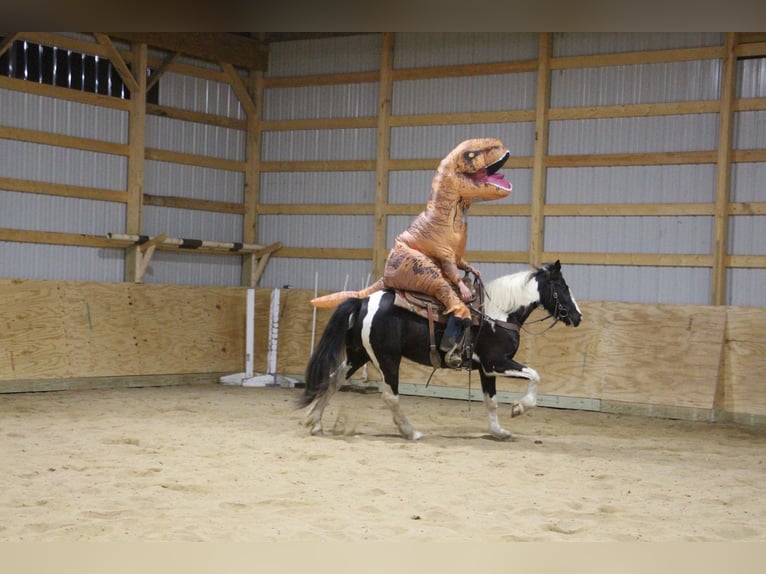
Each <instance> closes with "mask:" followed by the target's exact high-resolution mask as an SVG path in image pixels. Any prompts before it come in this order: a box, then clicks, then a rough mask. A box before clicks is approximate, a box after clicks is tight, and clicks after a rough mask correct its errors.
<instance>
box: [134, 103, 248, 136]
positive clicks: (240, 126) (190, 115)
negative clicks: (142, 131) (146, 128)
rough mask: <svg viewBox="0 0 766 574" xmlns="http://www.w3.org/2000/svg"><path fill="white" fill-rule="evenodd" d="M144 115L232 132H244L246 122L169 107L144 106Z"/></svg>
mask: <svg viewBox="0 0 766 574" xmlns="http://www.w3.org/2000/svg"><path fill="white" fill-rule="evenodd" d="M146 113H147V114H149V115H152V116H159V117H162V118H170V119H173V120H182V121H185V122H195V123H198V124H205V125H209V126H218V127H222V128H229V129H232V130H240V131H245V130H246V129H247V121H246V120H240V119H237V118H228V117H226V116H217V115H214V114H206V113H204V112H195V111H193V110H183V109H181V108H174V107H171V106H160V105H157V104H146Z"/></svg>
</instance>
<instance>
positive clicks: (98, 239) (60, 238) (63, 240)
mask: <svg viewBox="0 0 766 574" xmlns="http://www.w3.org/2000/svg"><path fill="white" fill-rule="evenodd" d="M0 241H15V242H18V243H42V244H47V245H71V246H75V247H114V245H113V244H111V243H110V242H109V240H107V238H106V237H102V236H99V235H81V234H78V233H62V232H60V231H30V230H27V229H9V228H6V227H0Z"/></svg>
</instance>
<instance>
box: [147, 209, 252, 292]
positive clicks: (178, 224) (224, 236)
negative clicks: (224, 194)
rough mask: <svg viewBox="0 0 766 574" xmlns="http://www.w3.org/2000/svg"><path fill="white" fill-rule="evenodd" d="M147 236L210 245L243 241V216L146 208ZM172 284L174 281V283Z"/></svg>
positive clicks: (189, 210) (190, 210)
mask: <svg viewBox="0 0 766 574" xmlns="http://www.w3.org/2000/svg"><path fill="white" fill-rule="evenodd" d="M142 225H143V233H145V234H147V235H159V234H160V233H166V234H167V235H168V237H181V238H188V239H205V240H208V241H224V242H235V241H242V216H241V215H238V214H233V213H216V212H211V211H197V210H192V209H175V208H170V207H155V206H153V205H146V206H144V218H143V221H142ZM171 283H172V281H171Z"/></svg>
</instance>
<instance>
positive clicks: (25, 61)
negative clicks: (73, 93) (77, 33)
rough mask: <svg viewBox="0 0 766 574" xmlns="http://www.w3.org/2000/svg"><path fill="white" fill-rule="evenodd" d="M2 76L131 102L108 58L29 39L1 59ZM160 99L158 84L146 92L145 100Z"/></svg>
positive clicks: (12, 48)
mask: <svg viewBox="0 0 766 574" xmlns="http://www.w3.org/2000/svg"><path fill="white" fill-rule="evenodd" d="M0 40H2V36H0ZM0 75H2V76H6V77H8V78H16V79H19V80H27V81H29V82H37V83H39V84H47V85H50V86H58V87H60V88H69V89H72V90H80V91H83V92H90V93H92V94H102V95H105V96H112V97H115V98H121V99H130V90H128V88H127V86H125V84H124V83H123V82H122V78H121V77H120V74H119V73H117V70H116V69H115V68H114V66H112V63H111V62H110V61H109V60H107V59H106V58H100V57H99V56H89V55H87V54H80V53H79V52H73V51H72V50H66V49H63V48H56V47H53V46H43V45H42V44H34V43H32V42H27V41H26V40H16V41H15V42H14V43H13V44H12V45H11V46H10V47H9V48H8V49H7V50H6V51H5V53H4V54H3V55H2V56H0ZM159 97H160V89H159V82H158V83H156V84H154V86H152V88H151V89H150V90H149V91H148V92H147V94H146V101H147V103H150V104H157V103H159Z"/></svg>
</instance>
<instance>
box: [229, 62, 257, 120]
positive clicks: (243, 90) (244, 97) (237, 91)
mask: <svg viewBox="0 0 766 574" xmlns="http://www.w3.org/2000/svg"><path fill="white" fill-rule="evenodd" d="M220 66H221V69H222V70H223V71H224V73H225V74H226V77H227V78H228V80H229V85H230V86H231V89H232V90H234V95H236V96H237V99H238V100H239V103H240V104H242V108H243V109H244V110H245V113H246V114H247V115H248V116H252V115H255V114H256V113H257V109H256V106H255V102H254V101H253V97H252V96H251V95H250V92H249V91H248V90H247V86H246V85H245V83H244V82H243V81H242V76H240V75H239V73H238V72H237V70H236V69H235V68H234V66H232V65H231V64H227V63H226V62H221V63H220Z"/></svg>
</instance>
